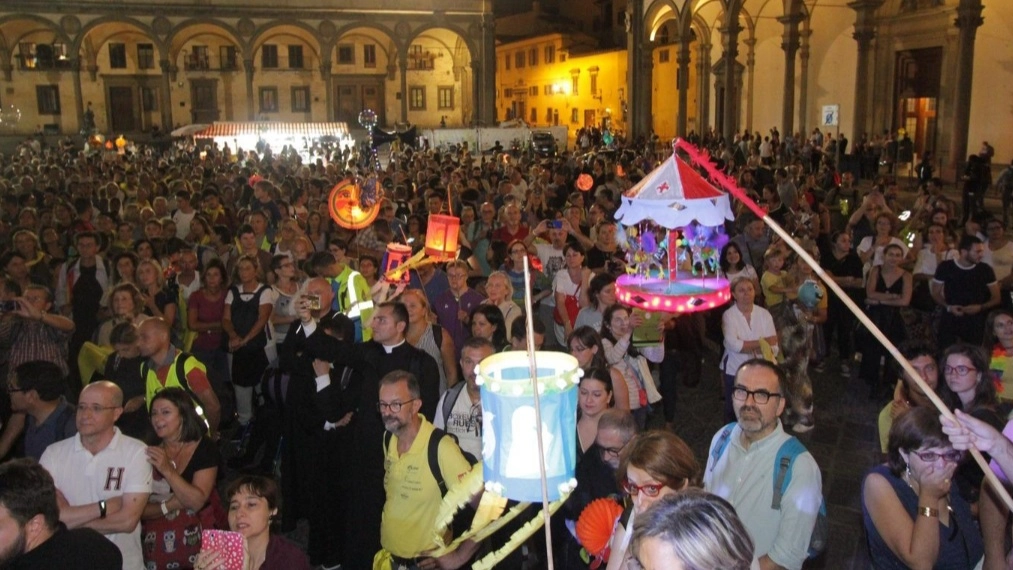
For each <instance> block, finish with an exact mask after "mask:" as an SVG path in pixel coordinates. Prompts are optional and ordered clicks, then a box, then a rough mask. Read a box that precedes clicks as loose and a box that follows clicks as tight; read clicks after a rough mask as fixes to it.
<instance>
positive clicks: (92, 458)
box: [39, 381, 151, 570]
mask: <svg viewBox="0 0 1013 570" xmlns="http://www.w3.org/2000/svg"><path fill="white" fill-rule="evenodd" d="M122 413H123V392H122V391H121V390H120V388H119V386H117V385H116V384H113V383H112V382H108V381H100V382H93V383H91V384H88V385H87V386H85V388H84V390H82V391H81V397H80V399H79V401H78V405H77V418H76V425H77V432H78V433H77V436H75V437H72V438H69V439H65V440H63V441H58V442H56V443H54V444H52V445H50V446H49V447H48V448H46V451H45V453H43V454H42V459H41V460H40V461H39V463H41V464H42V466H43V467H45V468H46V470H47V471H49V473H50V474H51V475H52V476H53V480H54V481H55V482H56V489H57V491H58V492H57V502H58V504H59V506H60V521H61V522H63V523H64V524H66V525H67V528H71V529H74V528H79V527H87V528H91V529H94V530H97V531H99V532H100V533H102V534H104V535H106V538H108V539H109V540H110V541H112V542H113V544H115V545H116V546H117V547H119V549H120V552H121V553H122V554H123V569H124V570H136V569H137V568H143V567H144V559H143V556H142V554H141V524H140V521H141V514H142V513H143V512H144V506H145V505H146V504H147V502H148V495H149V494H151V465H150V464H149V463H148V460H147V456H146V454H145V451H146V450H147V447H146V446H145V445H144V444H143V443H142V442H140V441H138V440H136V439H134V438H132V437H127V436H125V435H123V434H122V433H120V430H119V428H117V427H116V426H115V423H116V420H117V419H119V417H120V415H121V414H122Z"/></svg>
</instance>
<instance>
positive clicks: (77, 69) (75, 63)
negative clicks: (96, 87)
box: [70, 57, 171, 131]
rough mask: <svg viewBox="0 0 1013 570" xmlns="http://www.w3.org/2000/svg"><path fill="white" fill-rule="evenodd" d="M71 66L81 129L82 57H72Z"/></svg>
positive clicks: (75, 102)
mask: <svg viewBox="0 0 1013 570" xmlns="http://www.w3.org/2000/svg"><path fill="white" fill-rule="evenodd" d="M70 67H71V69H73V70H74V75H73V79H74V111H75V112H76V113H77V130H78V131H80V130H81V129H82V128H83V127H84V93H82V91H81V59H80V58H76V57H75V58H74V59H72V60H71V61H70ZM170 130H171V129H170Z"/></svg>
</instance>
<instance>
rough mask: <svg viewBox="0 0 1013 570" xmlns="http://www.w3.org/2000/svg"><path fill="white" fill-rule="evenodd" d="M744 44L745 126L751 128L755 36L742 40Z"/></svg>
mask: <svg viewBox="0 0 1013 570" xmlns="http://www.w3.org/2000/svg"><path fill="white" fill-rule="evenodd" d="M742 43H744V44H746V47H747V48H748V50H747V51H746V71H748V72H749V83H748V84H747V85H746V127H747V128H749V129H753V128H754V127H753V78H754V76H755V74H754V73H753V70H754V69H755V68H756V38H749V39H748V40H746V41H744V42H742Z"/></svg>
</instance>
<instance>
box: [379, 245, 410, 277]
mask: <svg viewBox="0 0 1013 570" xmlns="http://www.w3.org/2000/svg"><path fill="white" fill-rule="evenodd" d="M411 256H412V248H411V246H410V245H402V244H400V243H388V244H387V252H386V253H384V254H383V271H382V272H381V274H382V275H383V278H384V280H385V281H387V282H388V283H394V284H396V283H408V279H409V275H408V271H406V270H405V269H407V268H405V269H402V270H401V271H398V268H399V267H401V266H403V265H404V264H405V263H406V262H407V261H408V259H409V258H410V257H411Z"/></svg>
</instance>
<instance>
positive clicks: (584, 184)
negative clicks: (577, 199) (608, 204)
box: [577, 172, 594, 192]
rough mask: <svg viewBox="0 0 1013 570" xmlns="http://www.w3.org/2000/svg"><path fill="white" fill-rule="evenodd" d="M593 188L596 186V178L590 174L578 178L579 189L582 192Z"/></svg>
mask: <svg viewBox="0 0 1013 570" xmlns="http://www.w3.org/2000/svg"><path fill="white" fill-rule="evenodd" d="M592 186H594V178H593V177H592V176H591V175H590V174H588V173H586V172H585V173H584V174H581V175H580V176H578V177H577V189H578V190H580V191H581V192H587V191H588V190H590V189H591V187H592Z"/></svg>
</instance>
